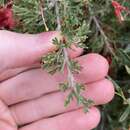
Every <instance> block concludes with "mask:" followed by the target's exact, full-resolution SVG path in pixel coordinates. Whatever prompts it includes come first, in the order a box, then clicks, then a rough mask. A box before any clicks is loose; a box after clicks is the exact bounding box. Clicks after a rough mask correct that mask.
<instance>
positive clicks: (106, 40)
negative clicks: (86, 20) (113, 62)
mask: <svg viewBox="0 0 130 130" xmlns="http://www.w3.org/2000/svg"><path fill="white" fill-rule="evenodd" d="M92 19H93V21H94V22H95V24H96V26H97V28H98V30H99V32H100V33H101V35H102V36H103V38H104V41H105V43H106V46H107V48H108V49H109V51H110V52H111V54H112V55H113V56H114V55H115V53H114V51H113V49H112V48H111V47H110V43H109V41H108V38H107V36H106V35H105V33H104V31H103V29H102V28H101V26H100V24H99V22H98V20H97V18H96V16H92Z"/></svg>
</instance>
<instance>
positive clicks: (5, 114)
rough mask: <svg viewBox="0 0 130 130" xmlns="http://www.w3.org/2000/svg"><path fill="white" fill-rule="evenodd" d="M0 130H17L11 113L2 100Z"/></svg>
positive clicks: (0, 102)
mask: <svg viewBox="0 0 130 130" xmlns="http://www.w3.org/2000/svg"><path fill="white" fill-rule="evenodd" d="M0 130H17V126H16V123H15V122H14V120H13V118H12V116H11V113H10V111H9V109H8V108H7V106H6V105H5V104H4V103H3V102H2V101H1V100H0Z"/></svg>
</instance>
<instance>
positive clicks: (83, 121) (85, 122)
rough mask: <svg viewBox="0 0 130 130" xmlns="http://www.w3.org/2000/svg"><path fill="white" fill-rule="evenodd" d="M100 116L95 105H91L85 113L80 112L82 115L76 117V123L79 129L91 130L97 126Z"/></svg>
mask: <svg viewBox="0 0 130 130" xmlns="http://www.w3.org/2000/svg"><path fill="white" fill-rule="evenodd" d="M81 112H82V111H81ZM100 118H101V116H100V111H99V110H98V109H97V108H96V107H92V108H90V109H89V112H88V113H86V114H85V113H83V112H82V116H81V117H79V118H77V124H78V126H80V129H83V130H85V129H86V130H91V129H94V128H96V127H97V125H98V124H99V122H100Z"/></svg>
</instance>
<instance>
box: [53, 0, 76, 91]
mask: <svg viewBox="0 0 130 130" xmlns="http://www.w3.org/2000/svg"><path fill="white" fill-rule="evenodd" d="M55 10H56V16H57V29H56V30H58V31H61V21H60V16H59V15H60V14H59V8H58V3H57V1H56V0H55ZM63 53H64V65H63V66H65V65H66V67H67V72H68V81H69V87H73V88H74V89H75V85H76V83H75V78H74V76H73V73H72V71H71V69H70V66H71V65H70V61H69V55H68V52H67V49H66V48H65V47H64V48H63Z"/></svg>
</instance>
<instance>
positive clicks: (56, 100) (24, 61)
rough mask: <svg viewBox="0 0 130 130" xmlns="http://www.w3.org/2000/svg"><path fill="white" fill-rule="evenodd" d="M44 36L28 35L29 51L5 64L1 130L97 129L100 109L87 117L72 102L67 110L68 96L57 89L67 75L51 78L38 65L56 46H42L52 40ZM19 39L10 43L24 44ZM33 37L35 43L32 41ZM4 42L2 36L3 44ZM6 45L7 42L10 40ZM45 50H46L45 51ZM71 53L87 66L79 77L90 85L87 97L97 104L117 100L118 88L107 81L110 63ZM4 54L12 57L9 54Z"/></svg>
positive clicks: (94, 56)
mask: <svg viewBox="0 0 130 130" xmlns="http://www.w3.org/2000/svg"><path fill="white" fill-rule="evenodd" d="M42 35H43V34H42ZM49 35H50V34H49ZM53 35H54V34H53ZM40 36H41V34H40V35H39V36H38V35H37V36H36V37H38V38H39V40H38V41H37V40H35V39H36V37H35V36H29V37H28V36H27V37H26V35H24V38H23V39H24V40H23V39H22V40H23V41H24V43H23V45H22V48H23V49H25V51H24V52H25V53H23V52H20V51H18V50H16V49H14V50H15V51H16V52H14V51H12V54H11V53H10V55H11V58H12V61H10V62H8V63H6V64H5V65H6V66H7V68H8V71H7V69H6V67H5V68H4V67H3V68H4V69H1V75H0V80H1V84H0V98H1V100H2V101H4V103H5V104H6V105H7V106H6V107H5V105H4V104H3V103H2V102H1V104H0V105H1V106H0V108H2V109H1V111H0V115H1V116H0V119H1V121H2V123H3V122H4V123H6V124H4V123H3V126H2V125H1V126H0V130H3V129H5V130H6V129H7V128H8V130H16V126H22V127H20V128H19V130H36V129H38V130H43V129H45V130H91V129H93V128H94V127H96V126H97V124H98V123H99V120H100V113H99V111H98V109H97V108H95V107H93V108H91V109H90V111H89V112H88V113H87V114H84V113H83V112H82V110H81V108H78V107H77V105H76V103H75V102H73V103H71V104H70V106H69V107H68V108H67V109H66V108H64V99H65V97H66V94H67V93H65V94H63V93H61V92H60V91H59V90H58V87H57V86H58V84H59V83H60V82H62V81H64V79H65V77H66V76H65V75H64V76H63V75H62V76H61V74H59V73H57V74H55V75H54V76H51V75H49V74H48V73H46V72H45V71H43V70H41V69H40V66H39V64H37V60H38V57H40V56H41V55H42V53H43V54H45V52H48V50H52V47H51V49H49V48H50V47H49V46H48V45H44V46H43V45H42V41H46V42H47V43H49V42H50V37H49V38H48V39H47V38H46V37H45V38H44V36H43V37H40ZM15 37H19V38H16V39H17V40H14V39H13V40H12V41H13V42H12V41H11V40H10V42H8V44H12V43H13V44H16V43H17V44H22V43H20V38H22V37H23V36H20V35H19V34H15ZM30 37H32V38H30ZM34 37H35V38H34ZM53 37H54V36H53ZM33 38H34V40H31V39H33ZM40 39H41V40H40ZM51 39H52V37H51ZM2 40H3V39H2V37H0V41H2ZM4 42H5V43H6V41H4ZM28 42H30V43H29V44H30V45H29V49H31V50H27V48H26V46H27V45H25V44H28ZM49 45H50V46H52V45H51V44H49ZM5 46H6V45H5ZM23 46H24V47H23ZM31 46H32V48H31ZM41 47H44V48H43V50H41ZM4 48H6V47H4ZM35 48H36V50H35ZM0 49H1V47H0ZM18 49H19V48H18ZM5 51H6V50H5ZM6 52H7V51H6ZM13 53H14V54H13ZM70 53H71V55H72V57H73V58H74V57H77V58H76V60H78V61H79V63H80V65H81V66H82V67H83V69H82V71H81V73H80V74H79V75H76V76H75V77H76V79H77V80H78V81H79V82H82V83H84V84H86V86H87V91H86V92H85V93H84V95H85V97H86V98H91V99H93V100H94V102H95V105H100V104H105V103H107V102H109V101H110V100H111V99H112V98H113V95H114V89H113V85H112V83H111V82H110V81H108V80H107V79H105V76H106V75H107V71H108V63H107V61H106V60H105V59H104V58H103V57H101V56H100V55H98V54H89V55H85V56H81V57H78V55H80V54H81V49H77V51H76V52H72V51H71V52H70ZM4 54H6V55H8V54H7V53H4ZM10 55H9V56H10ZM27 56H28V57H30V59H29V58H28V57H27ZM0 59H2V58H0ZM3 61H4V60H3ZM18 61H19V62H18ZM16 67H18V68H16ZM1 68H2V67H1ZM14 68H15V69H14ZM5 70H6V71H5ZM104 88H105V89H104ZM103 90H104V91H103ZM7 107H8V108H7ZM3 109H4V110H5V111H3ZM72 121H73V124H72V123H71V122H72ZM14 122H16V124H15V123H14ZM32 122H33V123H32ZM2 123H1V124H2Z"/></svg>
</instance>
